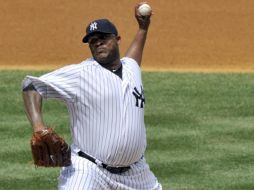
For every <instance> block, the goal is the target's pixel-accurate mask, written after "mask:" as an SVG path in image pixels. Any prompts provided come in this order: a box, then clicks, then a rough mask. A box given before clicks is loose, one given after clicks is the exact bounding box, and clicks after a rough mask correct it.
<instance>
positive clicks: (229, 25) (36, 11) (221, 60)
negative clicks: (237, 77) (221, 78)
mask: <svg viewBox="0 0 254 190" xmlns="http://www.w3.org/2000/svg"><path fill="white" fill-rule="evenodd" d="M0 2H1V6H0V25H1V29H0V39H1V40H0V47H1V51H0V67H1V68H4V67H19V68H25V67H26V66H32V67H44V68H45V67H52V66H54V67H58V66H62V65H64V64H69V63H78V62H80V61H81V60H82V59H84V58H86V57H88V56H90V52H89V50H88V48H87V46H86V45H85V44H82V42H81V39H82V37H83V34H84V32H85V26H86V24H87V23H88V22H90V21H91V20H93V19H97V18H109V19H111V20H112V21H113V22H114V23H115V24H116V25H117V26H118V29H119V33H120V35H121V37H122V42H121V51H122V55H124V52H125V51H126V49H127V47H128V44H130V42H131V40H132V39H133V36H134V34H135V32H136V30H137V24H136V21H135V19H134V13H133V9H134V5H135V4H136V3H137V2H138V1H136V0H108V1H103V0H97V1H94V0H75V1H65V0H54V1H52V0H42V1H34V0H8V1H7V0H0ZM148 2H149V3H150V4H151V5H152V7H153V10H154V15H153V18H152V24H151V28H150V31H149V35H148V41H147V44H146V48H145V54H144V59H143V67H144V68H145V69H159V70H165V69H171V70H218V71H220V70H226V71H236V70H241V71H254V32H253V31H254V22H253V18H254V1H253V0H242V1H239V0H223V1H219V0H150V1H148Z"/></svg>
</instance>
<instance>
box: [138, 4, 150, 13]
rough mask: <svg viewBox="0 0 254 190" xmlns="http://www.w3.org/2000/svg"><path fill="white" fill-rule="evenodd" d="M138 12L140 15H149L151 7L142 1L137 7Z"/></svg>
mask: <svg viewBox="0 0 254 190" xmlns="http://www.w3.org/2000/svg"><path fill="white" fill-rule="evenodd" d="M138 12H139V13H140V14H141V15H142V16H149V15H150V14H151V12H152V8H151V7H150V5H148V4H146V3H144V4H142V5H140V6H139V7H138Z"/></svg>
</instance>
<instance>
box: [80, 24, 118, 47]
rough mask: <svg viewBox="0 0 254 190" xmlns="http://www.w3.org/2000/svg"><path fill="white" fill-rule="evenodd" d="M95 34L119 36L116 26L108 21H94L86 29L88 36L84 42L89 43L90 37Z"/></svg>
mask: <svg viewBox="0 0 254 190" xmlns="http://www.w3.org/2000/svg"><path fill="white" fill-rule="evenodd" d="M94 33H105V34H115V35H116V36H117V35H118V32H117V29H116V27H115V25H114V24H113V23H112V22H110V21H109V20H108V19H98V20H94V21H92V22H91V23H90V24H89V25H88V26H87V27H86V35H85V37H84V38H83V40H82V41H83V42H84V43H87V42H88V39H89V37H90V36H91V35H92V34H94Z"/></svg>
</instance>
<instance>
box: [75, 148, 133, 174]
mask: <svg viewBox="0 0 254 190" xmlns="http://www.w3.org/2000/svg"><path fill="white" fill-rule="evenodd" d="M78 155H79V156H80V157H83V158H86V159H87V160H89V161H91V162H93V163H95V164H97V165H100V166H102V167H103V168H105V169H106V170H108V171H109V172H110V173H113V174H121V173H124V172H126V171H128V170H129V169H130V168H131V167H130V166H126V167H111V166H108V165H107V164H104V163H102V162H100V161H98V160H96V159H95V158H93V157H91V156H89V155H87V154H86V153H84V152H82V151H79V152H78Z"/></svg>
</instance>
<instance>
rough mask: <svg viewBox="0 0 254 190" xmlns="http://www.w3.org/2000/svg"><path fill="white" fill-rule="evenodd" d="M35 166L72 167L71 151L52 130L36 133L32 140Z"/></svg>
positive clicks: (47, 129)
mask: <svg viewBox="0 0 254 190" xmlns="http://www.w3.org/2000/svg"><path fill="white" fill-rule="evenodd" d="M31 149H32V155H33V160H34V164H35V165H36V166H44V167H62V166H69V165H71V149H70V147H69V145H68V144H67V143H66V142H65V141H64V139H63V138H62V137H60V136H58V135H57V134H56V133H55V132H54V131H53V129H52V128H46V129H44V130H42V131H38V132H34V133H33V136H32V139H31Z"/></svg>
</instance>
